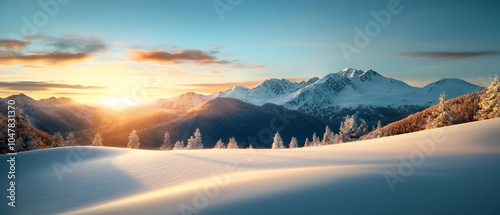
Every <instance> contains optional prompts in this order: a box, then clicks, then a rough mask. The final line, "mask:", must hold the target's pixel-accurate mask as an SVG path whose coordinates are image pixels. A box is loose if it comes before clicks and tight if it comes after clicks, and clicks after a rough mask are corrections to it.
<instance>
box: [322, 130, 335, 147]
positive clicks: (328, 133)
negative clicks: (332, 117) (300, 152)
mask: <svg viewBox="0 0 500 215" xmlns="http://www.w3.org/2000/svg"><path fill="white" fill-rule="evenodd" d="M333 135H334V134H333V132H332V130H330V127H328V125H327V126H326V128H325V133H324V134H323V140H322V141H321V144H322V145H330V144H332V143H333Z"/></svg>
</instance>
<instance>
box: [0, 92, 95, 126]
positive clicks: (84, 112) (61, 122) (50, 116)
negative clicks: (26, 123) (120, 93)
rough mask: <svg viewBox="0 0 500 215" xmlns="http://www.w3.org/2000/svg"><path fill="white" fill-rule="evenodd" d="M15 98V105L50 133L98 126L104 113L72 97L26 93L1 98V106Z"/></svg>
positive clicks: (34, 124) (4, 107)
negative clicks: (42, 96) (35, 98)
mask: <svg viewBox="0 0 500 215" xmlns="http://www.w3.org/2000/svg"><path fill="white" fill-rule="evenodd" d="M8 100H14V101H15V102H16V104H15V106H16V107H17V108H18V109H22V110H23V112H24V114H26V115H28V118H29V120H30V122H31V124H32V125H33V126H34V127H36V128H38V129H40V130H43V131H46V132H48V133H51V134H53V133H55V132H58V131H60V132H62V133H67V132H70V131H80V130H85V129H89V128H94V127H97V126H98V125H99V124H100V123H101V121H102V119H103V118H104V114H103V113H102V112H101V111H100V110H99V109H98V108H94V107H90V106H87V105H83V104H79V103H77V102H75V101H73V100H72V99H70V98H64V97H63V98H55V97H51V98H48V99H42V100H39V101H37V100H34V99H32V98H30V97H29V96H27V95H25V94H19V95H13V96H9V97H7V98H0V108H2V109H3V110H6V109H7V108H6V106H7V101H8Z"/></svg>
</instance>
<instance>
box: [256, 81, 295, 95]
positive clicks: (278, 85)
mask: <svg viewBox="0 0 500 215" xmlns="http://www.w3.org/2000/svg"><path fill="white" fill-rule="evenodd" d="M299 86H300V85H299V84H298V83H294V82H291V81H289V80H286V79H275V78H271V79H267V80H265V81H263V82H262V83H260V84H259V85H257V86H256V87H254V88H253V89H258V90H262V91H264V92H267V93H271V94H274V95H282V94H285V93H289V92H293V91H295V90H297V88H298V87H299Z"/></svg>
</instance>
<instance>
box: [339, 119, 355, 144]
mask: <svg viewBox="0 0 500 215" xmlns="http://www.w3.org/2000/svg"><path fill="white" fill-rule="evenodd" d="M357 130H358V127H357V125H356V121H355V120H354V116H352V117H351V116H346V118H345V120H344V122H342V123H341V124H340V128H339V138H340V139H341V140H342V142H343V143H345V142H351V141H354V140H356V139H357V138H358V131H357Z"/></svg>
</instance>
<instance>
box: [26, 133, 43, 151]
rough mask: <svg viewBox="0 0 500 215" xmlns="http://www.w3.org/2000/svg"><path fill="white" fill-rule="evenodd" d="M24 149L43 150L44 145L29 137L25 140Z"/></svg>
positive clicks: (37, 139) (38, 139) (35, 138)
mask: <svg viewBox="0 0 500 215" xmlns="http://www.w3.org/2000/svg"><path fill="white" fill-rule="evenodd" d="M26 147H27V148H28V150H36V149H43V148H45V144H43V142H42V140H40V138H38V137H36V136H30V137H29V139H28V140H26Z"/></svg>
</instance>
